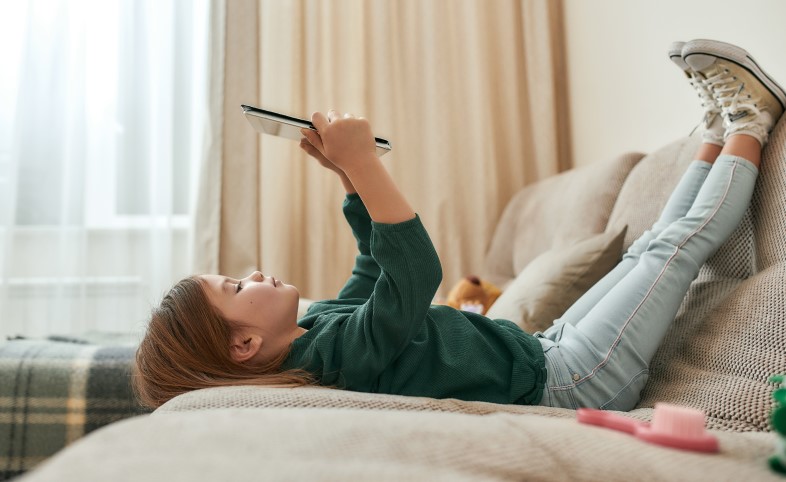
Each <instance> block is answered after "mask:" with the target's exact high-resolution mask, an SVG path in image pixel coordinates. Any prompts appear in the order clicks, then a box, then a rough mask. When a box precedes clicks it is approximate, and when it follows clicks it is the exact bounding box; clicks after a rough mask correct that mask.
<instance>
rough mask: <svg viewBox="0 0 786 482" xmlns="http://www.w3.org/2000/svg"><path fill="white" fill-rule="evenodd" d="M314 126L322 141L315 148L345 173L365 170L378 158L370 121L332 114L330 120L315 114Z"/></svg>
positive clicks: (312, 119) (333, 112) (313, 118)
mask: <svg viewBox="0 0 786 482" xmlns="http://www.w3.org/2000/svg"><path fill="white" fill-rule="evenodd" d="M311 122H312V123H313V124H314V127H315V128H316V129H317V132H318V134H319V140H320V142H319V145H315V147H316V148H317V149H318V150H319V151H320V152H321V153H322V154H323V155H324V156H325V157H326V158H327V159H330V162H332V163H333V164H334V165H336V166H337V167H338V168H339V169H341V170H342V171H344V172H347V171H349V170H352V169H354V168H356V167H361V166H363V165H364V164H365V163H368V161H369V160H370V159H375V158H376V157H377V155H376V143H375V141H374V135H373V134H372V133H371V124H369V122H368V121H367V120H366V119H364V118H362V117H359V118H356V117H355V116H353V115H352V114H344V115H343V116H341V115H340V114H339V113H338V112H336V111H335V110H330V111H329V112H328V114H327V116H325V115H324V114H322V113H321V112H314V114H313V115H312V116H311ZM309 140H310V139H309Z"/></svg>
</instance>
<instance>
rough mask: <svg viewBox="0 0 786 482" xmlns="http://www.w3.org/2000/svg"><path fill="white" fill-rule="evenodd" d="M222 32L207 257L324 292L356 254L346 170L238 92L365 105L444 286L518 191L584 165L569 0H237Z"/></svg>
mask: <svg viewBox="0 0 786 482" xmlns="http://www.w3.org/2000/svg"><path fill="white" fill-rule="evenodd" d="M225 42H226V44H225V57H224V59H223V62H224V65H223V66H224V70H223V74H224V78H223V80H224V90H223V101H224V105H223V115H224V119H223V120H224V123H223V138H222V141H223V147H222V155H221V156H217V159H215V160H214V161H215V162H214V164H215V163H219V164H220V165H218V166H216V165H211V166H208V167H206V170H205V171H203V182H202V189H203V192H204V194H205V196H204V199H203V200H202V202H201V203H200V207H199V209H198V220H197V228H198V230H199V232H200V237H201V240H202V241H201V242H200V243H198V245H197V252H198V257H197V260H198V263H197V267H198V269H199V270H200V271H210V272H219V273H222V274H226V275H229V276H241V275H242V276H245V275H246V274H247V273H248V272H250V271H251V270H253V269H260V270H261V271H262V272H263V273H266V274H272V275H273V276H276V277H277V278H280V279H283V280H285V281H286V282H289V283H292V284H295V285H296V286H298V288H299V289H300V292H301V295H302V296H304V297H309V298H316V299H319V298H327V297H332V296H334V295H335V294H336V293H337V291H338V290H339V289H340V287H341V286H342V285H343V283H344V281H345V280H346V278H347V276H348V275H349V272H350V269H351V267H352V264H353V260H354V255H355V252H356V251H355V250H356V248H355V244H354V240H353V238H352V236H351V233H350V230H349V228H348V226H347V225H346V222H345V221H344V218H343V215H342V213H341V209H340V208H341V202H342V200H343V197H344V193H343V190H342V188H341V185H340V183H339V181H338V178H337V177H336V176H335V175H334V174H333V173H331V172H329V171H327V170H325V169H323V168H321V167H320V166H319V165H318V164H317V163H316V162H313V161H311V160H310V159H308V158H307V157H306V156H305V155H304V154H302V153H301V151H300V150H299V148H298V146H297V143H296V142H292V141H288V140H284V139H279V138H275V137H270V136H266V135H259V134H257V133H256V132H255V131H254V130H253V129H252V128H251V126H250V125H248V124H247V123H246V121H245V119H244V118H243V116H242V114H241V109H240V104H241V103H246V104H252V105H257V106H261V107H263V108H266V109H269V110H277V111H280V112H284V113H289V114H291V115H296V116H301V117H307V116H309V115H310V113H311V112H313V111H314V110H322V111H326V110H328V109H330V108H335V109H337V110H339V111H345V112H352V113H354V114H356V115H362V116H364V117H366V118H368V119H369V120H370V121H371V123H372V126H373V127H374V131H375V134H376V135H377V136H380V137H386V138H388V139H390V141H391V143H392V145H393V150H392V152H390V153H389V154H387V155H385V156H384V157H383V158H382V160H383V162H384V164H385V165H386V166H387V167H388V169H389V170H390V172H391V174H392V176H393V177H394V179H395V180H396V181H397V182H398V183H399V186H400V187H401V189H402V191H403V192H404V193H405V195H406V196H407V197H408V199H409V200H410V202H411V204H412V205H413V207H414V208H415V210H416V211H417V212H418V213H419V214H420V215H421V218H422V219H423V222H424V224H425V226H426V228H427V229H428V230H429V233H430V234H431V237H432V239H433V241H434V244H435V246H436V248H437V250H438V252H439V254H440V257H441V259H442V264H443V271H444V282H443V287H442V293H443V294H444V293H445V290H446V289H447V288H449V287H450V286H451V285H452V284H453V283H455V282H456V281H457V280H458V279H460V278H461V277H462V276H464V275H467V274H471V273H476V272H478V271H479V270H480V267H481V264H482V260H483V257H484V253H485V251H486V248H487V246H488V244H489V241H490V238H491V235H492V233H493V230H494V227H495V225H496V222H497V220H498V218H499V216H500V214H501V212H502V210H503V209H504V207H505V204H506V203H507V201H508V200H509V199H510V197H511V196H512V195H513V194H514V193H515V192H516V191H517V190H518V189H520V188H521V187H522V186H524V185H526V184H527V183H531V182H533V181H536V180H538V179H541V178H543V177H546V176H550V175H553V174H555V173H557V172H559V171H561V170H564V169H566V168H568V167H570V165H571V161H570V146H569V139H570V132H569V128H568V119H567V107H566V106H567V100H566V92H567V89H566V85H565V66H564V52H563V51H564V48H563V32H562V9H561V2H560V1H550V0H516V1H513V0H495V1H487V0H430V1H422V0H406V1H387V0H369V1H363V0H342V1H336V0H330V1H295V0H263V1H259V2H257V1H254V0H230V1H228V2H227V4H226V38H225ZM205 172H209V174H207V175H205V174H204V173H205ZM215 199H220V209H219V208H218V207H217V206H215V203H214V202H213V200H215Z"/></svg>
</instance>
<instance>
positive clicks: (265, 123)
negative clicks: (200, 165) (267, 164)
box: [240, 105, 392, 156]
mask: <svg viewBox="0 0 786 482" xmlns="http://www.w3.org/2000/svg"><path fill="white" fill-rule="evenodd" d="M240 107H242V108H243V114H245V116H246V120H248V122H249V123H250V124H251V125H252V126H253V127H254V129H256V130H257V131H259V132H262V133H264V134H270V135H273V136H278V137H285V138H287V139H292V140H295V141H299V140H300V139H302V138H303V134H301V133H300V129H311V130H313V131H315V130H317V129H316V128H315V127H314V124H312V123H311V121H309V120H306V119H298V118H297V117H291V116H288V115H285V114H279V113H277V112H271V111H269V110H264V109H260V108H259V107H253V106H250V105H241V106H240ZM374 140H375V141H377V155H378V156H382V155H383V154H386V153H387V152H390V150H391V149H392V147H391V145H390V142H389V141H387V140H385V139H382V138H380V137H375V138H374Z"/></svg>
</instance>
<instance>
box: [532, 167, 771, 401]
mask: <svg viewBox="0 0 786 482" xmlns="http://www.w3.org/2000/svg"><path fill="white" fill-rule="evenodd" d="M757 175H758V169H757V168H756V166H754V165H753V164H752V163H750V162H749V161H747V160H745V159H742V158H740V157H734V156H728V155H723V156H720V157H718V159H717V160H716V161H715V163H714V165H711V164H709V163H707V162H704V161H694V162H693V163H691V165H690V166H689V168H688V170H687V171H686V173H685V175H684V176H683V177H682V179H681V180H680V182H679V184H678V185H677V187H676V188H675V190H674V192H673V193H672V194H671V196H670V198H669V201H668V202H667V204H666V206H665V208H664V210H663V212H662V214H661V217H660V219H659V220H658V221H657V222H656V223H655V224H654V225H653V227H652V229H650V230H649V231H646V232H645V233H644V234H642V236H641V237H640V238H639V239H638V240H637V241H636V242H634V243H633V244H632V245H631V247H630V249H629V250H628V251H627V253H625V255H624V256H623V258H622V261H620V263H619V264H618V265H617V266H616V267H615V268H614V269H613V270H612V271H611V272H610V273H609V274H608V275H606V276H605V277H604V278H603V279H602V280H600V281H599V282H598V283H597V284H596V285H595V286H593V287H592V288H591V289H590V290H589V291H587V293H585V294H584V296H582V297H581V298H580V299H579V300H578V301H576V303H574V305H573V306H572V307H571V308H570V309H568V311H566V312H565V314H564V315H563V316H562V317H561V318H560V319H558V320H556V321H555V322H554V326H552V327H551V328H549V329H548V330H546V331H545V332H542V333H536V334H535V336H536V337H537V338H538V339H539V341H540V342H541V345H542V347H543V351H544V353H545V355H546V368H547V371H548V377H547V381H546V388H545V391H544V395H543V399H542V400H541V405H549V406H554V407H564V408H578V407H594V408H602V409H609V410H631V409H633V408H634V407H635V406H636V403H637V402H638V401H639V394H640V392H641V390H642V388H644V385H645V384H646V382H647V378H648V375H649V363H650V361H651V360H652V357H653V355H654V354H655V351H656V350H657V348H658V346H659V345H660V343H661V341H662V340H663V337H664V336H665V334H666V331H667V330H668V328H669V325H670V324H671V322H672V321H673V320H674V317H675V316H676V314H677V310H678V309H679V307H680V304H681V303H682V300H683V298H684V297H685V293H687V291H688V288H689V287H690V284H691V282H692V281H693V280H694V279H696V277H697V276H698V273H699V268H700V267H701V266H702V265H703V264H704V262H705V261H706V260H707V258H709V257H710V256H711V255H712V254H713V253H714V252H715V251H716V250H717V249H718V248H719V247H720V245H721V244H723V242H724V241H725V240H726V239H727V238H728V237H729V235H730V234H731V233H732V231H733V230H734V229H735V228H736V227H737V225H738V224H739V223H740V221H741V219H742V216H743V214H744V213H745V210H746V209H747V207H748V204H749V203H750V199H751V196H752V194H753V188H754V185H755V182H756V177H757Z"/></svg>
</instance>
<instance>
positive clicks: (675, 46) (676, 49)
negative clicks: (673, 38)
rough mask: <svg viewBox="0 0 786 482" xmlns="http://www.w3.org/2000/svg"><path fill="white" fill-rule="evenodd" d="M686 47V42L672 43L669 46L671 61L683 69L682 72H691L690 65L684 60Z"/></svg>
mask: <svg viewBox="0 0 786 482" xmlns="http://www.w3.org/2000/svg"><path fill="white" fill-rule="evenodd" d="M684 46H685V42H672V44H671V45H670V46H669V59H671V61H672V62H674V63H675V64H677V67H679V68H681V69H682V70H686V71H687V70H691V68H690V65H688V64H687V62H685V60H684V59H683V58H682V47H684Z"/></svg>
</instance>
